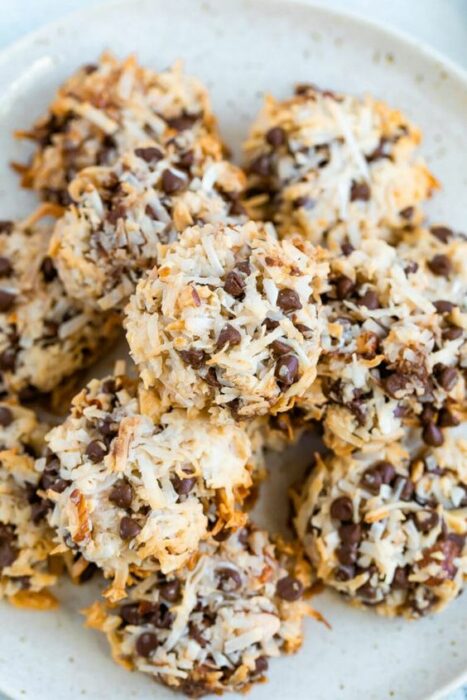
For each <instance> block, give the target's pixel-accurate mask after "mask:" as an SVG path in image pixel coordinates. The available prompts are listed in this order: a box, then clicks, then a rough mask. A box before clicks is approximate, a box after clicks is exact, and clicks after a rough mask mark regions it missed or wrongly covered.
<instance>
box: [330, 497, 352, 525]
mask: <svg viewBox="0 0 467 700" xmlns="http://www.w3.org/2000/svg"><path fill="white" fill-rule="evenodd" d="M330 511H331V518H335V519H336V520H340V521H341V522H347V521H350V520H352V516H353V504H352V499H351V498H349V497H348V496H339V498H336V499H335V500H334V501H333V502H332V503H331V509H330Z"/></svg>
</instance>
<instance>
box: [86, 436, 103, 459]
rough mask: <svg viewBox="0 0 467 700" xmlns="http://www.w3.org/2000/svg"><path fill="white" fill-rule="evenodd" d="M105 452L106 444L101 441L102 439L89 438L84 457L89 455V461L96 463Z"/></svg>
mask: <svg viewBox="0 0 467 700" xmlns="http://www.w3.org/2000/svg"><path fill="white" fill-rule="evenodd" d="M106 454H107V446H106V445H105V444H104V443H103V442H102V440H91V442H90V443H89V445H88V446H87V447H86V457H89V459H90V460H91V462H94V464H97V462H100V461H101V460H102V459H103V458H104V457H105V455H106Z"/></svg>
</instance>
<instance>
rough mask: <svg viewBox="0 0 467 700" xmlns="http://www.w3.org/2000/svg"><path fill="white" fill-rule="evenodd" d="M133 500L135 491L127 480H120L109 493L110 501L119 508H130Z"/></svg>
mask: <svg viewBox="0 0 467 700" xmlns="http://www.w3.org/2000/svg"><path fill="white" fill-rule="evenodd" d="M132 500H133V489H132V488H131V484H129V483H128V481H125V479H119V480H118V481H116V482H115V484H114V485H113V486H112V489H111V491H110V493H109V501H110V502H111V503H114V504H115V505H116V506H118V507H119V508H129V507H130V506H131V502H132Z"/></svg>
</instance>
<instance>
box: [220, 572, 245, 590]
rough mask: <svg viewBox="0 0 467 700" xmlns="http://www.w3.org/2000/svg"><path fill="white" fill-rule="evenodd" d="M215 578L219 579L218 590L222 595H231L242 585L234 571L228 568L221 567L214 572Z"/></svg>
mask: <svg viewBox="0 0 467 700" xmlns="http://www.w3.org/2000/svg"><path fill="white" fill-rule="evenodd" d="M216 576H217V578H218V579H219V585H218V588H219V589H220V590H221V591H224V593H232V592H233V591H238V589H239V588H240V587H241V585H242V577H241V576H240V574H239V573H238V571H236V570H235V569H232V568H230V567H229V566H225V567H222V568H221V569H217V570H216Z"/></svg>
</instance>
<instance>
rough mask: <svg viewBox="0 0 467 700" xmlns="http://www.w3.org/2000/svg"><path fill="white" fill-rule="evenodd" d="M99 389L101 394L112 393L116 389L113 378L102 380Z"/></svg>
mask: <svg viewBox="0 0 467 700" xmlns="http://www.w3.org/2000/svg"><path fill="white" fill-rule="evenodd" d="M101 390H102V393H103V394H114V393H115V392H116V391H117V385H116V382H115V379H105V380H104V381H103V382H102V385H101Z"/></svg>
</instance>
